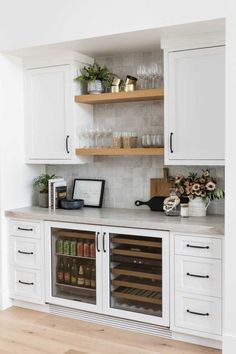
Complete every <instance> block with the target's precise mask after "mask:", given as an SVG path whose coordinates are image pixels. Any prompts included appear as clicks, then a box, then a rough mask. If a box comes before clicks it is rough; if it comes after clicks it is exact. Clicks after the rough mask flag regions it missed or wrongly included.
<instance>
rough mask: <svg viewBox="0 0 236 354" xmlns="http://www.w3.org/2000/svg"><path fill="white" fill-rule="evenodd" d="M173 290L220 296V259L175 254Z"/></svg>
mask: <svg viewBox="0 0 236 354" xmlns="http://www.w3.org/2000/svg"><path fill="white" fill-rule="evenodd" d="M175 290H176V291H183V292H188V293H193V294H202V295H208V296H216V297H221V261H220V260H216V259H206V258H196V257H188V256H175Z"/></svg>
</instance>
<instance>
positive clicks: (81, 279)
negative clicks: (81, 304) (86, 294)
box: [77, 265, 84, 287]
mask: <svg viewBox="0 0 236 354" xmlns="http://www.w3.org/2000/svg"><path fill="white" fill-rule="evenodd" d="M77 285H78V286H81V287H82V286H84V267H83V265H80V267H79V274H78V278H77Z"/></svg>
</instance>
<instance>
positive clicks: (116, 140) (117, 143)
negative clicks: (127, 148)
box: [112, 132, 123, 148]
mask: <svg viewBox="0 0 236 354" xmlns="http://www.w3.org/2000/svg"><path fill="white" fill-rule="evenodd" d="M122 141H123V139H122V134H121V133H118V132H116V133H113V136H112V147H113V148H122V147H123V143H122Z"/></svg>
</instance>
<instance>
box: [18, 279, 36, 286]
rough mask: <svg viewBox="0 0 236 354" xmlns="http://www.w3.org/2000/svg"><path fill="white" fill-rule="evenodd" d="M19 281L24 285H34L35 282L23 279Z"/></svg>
mask: <svg viewBox="0 0 236 354" xmlns="http://www.w3.org/2000/svg"><path fill="white" fill-rule="evenodd" d="M19 283H20V284H23V285H34V283H33V282H32V283H27V282H25V281H22V280H19Z"/></svg>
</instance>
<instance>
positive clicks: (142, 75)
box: [137, 64, 146, 89]
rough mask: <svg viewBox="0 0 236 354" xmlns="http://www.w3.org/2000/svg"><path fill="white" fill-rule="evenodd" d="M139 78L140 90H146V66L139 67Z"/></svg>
mask: <svg viewBox="0 0 236 354" xmlns="http://www.w3.org/2000/svg"><path fill="white" fill-rule="evenodd" d="M137 77H138V79H140V88H141V89H143V88H145V86H146V84H145V79H146V67H145V65H143V64H142V65H139V66H138V68H137Z"/></svg>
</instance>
